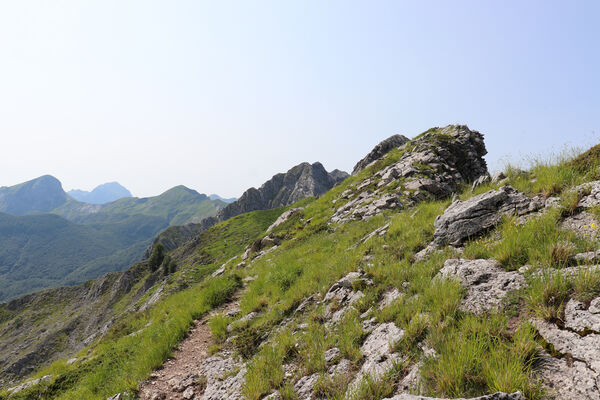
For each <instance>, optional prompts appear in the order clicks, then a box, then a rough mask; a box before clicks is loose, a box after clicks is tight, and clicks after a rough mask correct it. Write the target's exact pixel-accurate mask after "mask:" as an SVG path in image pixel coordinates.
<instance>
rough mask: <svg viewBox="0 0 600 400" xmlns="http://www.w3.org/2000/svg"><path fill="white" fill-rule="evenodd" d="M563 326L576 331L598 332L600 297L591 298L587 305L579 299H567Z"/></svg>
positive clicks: (599, 330) (599, 328)
mask: <svg viewBox="0 0 600 400" xmlns="http://www.w3.org/2000/svg"><path fill="white" fill-rule="evenodd" d="M565 327H567V328H569V329H572V330H574V331H578V332H583V331H586V330H591V331H594V332H600V297H596V298H595V299H594V300H592V301H591V303H590V305H589V306H588V307H586V305H585V304H584V303H582V302H580V301H577V300H574V299H571V300H569V302H568V303H567V305H566V307H565ZM598 350H599V351H600V349H598Z"/></svg>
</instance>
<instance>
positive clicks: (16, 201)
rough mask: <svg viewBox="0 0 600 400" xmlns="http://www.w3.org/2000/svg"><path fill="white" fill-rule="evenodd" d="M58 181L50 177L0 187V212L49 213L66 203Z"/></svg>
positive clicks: (16, 213)
mask: <svg viewBox="0 0 600 400" xmlns="http://www.w3.org/2000/svg"><path fill="white" fill-rule="evenodd" d="M67 198H68V196H67V194H66V193H65V192H64V190H63V188H62V185H61V183H60V181H59V180H58V179H56V178H55V177H53V176H50V175H44V176H40V177H39V178H36V179H32V180H30V181H27V182H24V183H21V184H18V185H15V186H10V187H6V186H3V187H0V212H5V213H8V214H13V215H25V214H33V213H44V212H49V211H51V210H53V209H55V208H56V207H59V206H61V205H62V204H64V203H66V201H67Z"/></svg>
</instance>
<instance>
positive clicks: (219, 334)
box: [208, 314, 233, 343]
mask: <svg viewBox="0 0 600 400" xmlns="http://www.w3.org/2000/svg"><path fill="white" fill-rule="evenodd" d="M231 321H233V318H231V317H227V316H225V315H223V314H216V315H213V316H212V317H211V318H210V319H209V321H208V327H209V328H210V332H211V333H212V335H213V337H214V338H215V341H216V342H217V343H223V342H224V341H225V339H227V326H228V325H229V324H230V323H231Z"/></svg>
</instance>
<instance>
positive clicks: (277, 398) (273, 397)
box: [263, 390, 283, 400]
mask: <svg viewBox="0 0 600 400" xmlns="http://www.w3.org/2000/svg"><path fill="white" fill-rule="evenodd" d="M263 400H283V397H281V393H279V390H276V391H274V392H273V393H271V394H270V395H268V396H267V397H265V398H264V399H263Z"/></svg>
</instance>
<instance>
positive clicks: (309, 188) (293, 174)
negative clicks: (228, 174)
mask: <svg viewBox="0 0 600 400" xmlns="http://www.w3.org/2000/svg"><path fill="white" fill-rule="evenodd" d="M348 176H349V175H348V174H347V173H346V172H344V171H340V170H337V169H336V170H333V171H331V172H327V171H326V170H325V168H324V167H323V165H322V164H321V163H319V162H316V163H314V164H309V163H306V162H304V163H302V164H298V165H296V166H295V167H293V168H291V169H290V170H289V171H287V172H285V173H280V174H277V175H275V176H273V177H272V178H271V179H269V180H268V181H267V182H265V183H264V184H263V185H262V186H261V187H260V188H258V189H255V188H250V189H248V190H246V191H245V192H244V194H242V196H241V197H240V198H239V199H237V200H236V201H234V202H233V203H230V204H228V205H227V206H225V207H224V208H222V209H221V210H219V212H218V213H217V215H215V216H214V217H208V218H205V219H203V220H202V221H200V222H199V223H193V224H187V225H184V226H174V227H171V228H168V229H167V230H165V231H164V232H163V233H161V234H160V235H159V236H158V237H157V238H156V239H155V240H154V244H156V243H162V244H163V246H164V247H165V249H166V250H167V251H170V250H173V249H175V248H177V247H179V246H181V245H183V244H184V243H185V242H187V241H188V240H190V239H191V238H193V237H194V236H196V235H198V234H199V233H201V232H203V231H205V230H207V229H208V228H210V227H211V226H213V225H216V224H218V223H219V222H223V221H225V220H228V219H229V218H232V217H235V216H237V215H240V214H244V213H247V212H250V211H256V210H269V209H273V208H278V207H283V206H289V205H291V204H294V203H295V202H297V201H299V200H302V199H305V198H308V197H317V196H320V195H322V194H323V193H325V192H327V191H328V190H329V189H331V188H332V187H333V186H335V185H336V184H338V183H340V182H341V181H343V180H344V179H346V178H347V177H348ZM151 251H152V248H149V249H148V250H147V251H146V254H145V258H148V257H149V256H150V253H151Z"/></svg>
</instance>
